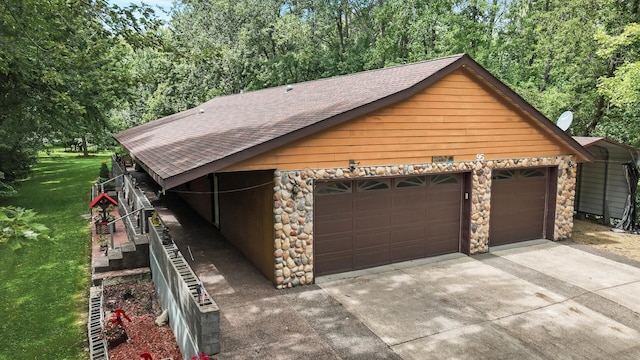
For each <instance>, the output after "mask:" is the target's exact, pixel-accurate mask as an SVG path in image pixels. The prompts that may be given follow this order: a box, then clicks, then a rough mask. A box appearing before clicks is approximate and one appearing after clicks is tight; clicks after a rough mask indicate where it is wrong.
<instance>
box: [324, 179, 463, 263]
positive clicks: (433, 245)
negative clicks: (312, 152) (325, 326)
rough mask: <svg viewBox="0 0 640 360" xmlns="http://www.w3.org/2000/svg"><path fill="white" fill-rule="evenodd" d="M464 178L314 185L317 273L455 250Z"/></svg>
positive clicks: (328, 182)
mask: <svg viewBox="0 0 640 360" xmlns="http://www.w3.org/2000/svg"><path fill="white" fill-rule="evenodd" d="M463 179H464V176H463V174H446V175H445V174H440V175H432V176H409V177H401V178H386V179H361V180H343V181H327V182H317V183H316V186H315V204H314V214H315V215H314V226H315V236H314V259H315V261H314V262H315V265H314V266H315V269H316V274H317V275H323V274H331V273H336V272H343V271H350V270H357V269H364V268H369V267H373V266H379V265H384V264H389V263H394V262H400V261H405V260H411V259H416V258H423V257H428V256H435V255H440V254H447V253H455V252H458V251H460V242H461V238H462V236H461V223H462V222H461V219H462V210H463V209H462V204H463V195H462V194H463V183H464V181H463Z"/></svg>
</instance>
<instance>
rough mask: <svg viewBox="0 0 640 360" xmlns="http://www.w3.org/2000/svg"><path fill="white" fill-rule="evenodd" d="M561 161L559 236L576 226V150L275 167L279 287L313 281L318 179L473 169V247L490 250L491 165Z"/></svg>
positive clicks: (474, 250) (476, 251)
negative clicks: (571, 153)
mask: <svg viewBox="0 0 640 360" xmlns="http://www.w3.org/2000/svg"><path fill="white" fill-rule="evenodd" d="M556 166H557V167H558V172H557V174H558V179H557V194H556V217H555V219H556V221H555V229H554V236H553V239H554V240H561V239H566V238H569V237H570V236H571V232H572V230H573V206H574V200H575V194H576V192H575V185H576V163H575V157H574V156H554V157H535V158H524V159H505V160H487V161H464V162H449V163H424V164H402V165H392V166H372V167H364V166H363V167H358V168H356V169H355V170H353V171H352V170H350V169H349V168H331V169H305V170H297V171H276V172H275V173H274V188H273V191H274V195H273V213H274V234H275V239H274V257H275V282H276V287H277V288H278V289H284V288H289V287H293V286H297V285H304V284H310V283H312V282H313V276H314V275H313V181H314V180H316V179H323V180H329V179H336V180H337V179H352V178H353V179H359V178H367V177H381V176H406V175H423V174H424V175H428V174H438V173H448V172H471V174H472V191H471V196H470V198H471V226H470V232H471V233H470V236H469V239H470V252H471V254H479V253H483V252H487V251H489V245H488V242H489V218H490V214H491V171H492V170H494V169H509V168H514V169H515V168H528V167H556Z"/></svg>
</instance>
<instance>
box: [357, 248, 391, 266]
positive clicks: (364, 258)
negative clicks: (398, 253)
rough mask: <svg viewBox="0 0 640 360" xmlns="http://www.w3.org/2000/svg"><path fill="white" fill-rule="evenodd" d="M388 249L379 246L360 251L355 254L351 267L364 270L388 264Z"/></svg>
mask: <svg viewBox="0 0 640 360" xmlns="http://www.w3.org/2000/svg"><path fill="white" fill-rule="evenodd" d="M389 261H390V259H389V247H388V246H381V247H374V248H367V249H362V250H360V251H358V252H356V253H355V256H354V260H353V265H354V269H365V268H369V267H373V266H378V265H385V264H388V263H389Z"/></svg>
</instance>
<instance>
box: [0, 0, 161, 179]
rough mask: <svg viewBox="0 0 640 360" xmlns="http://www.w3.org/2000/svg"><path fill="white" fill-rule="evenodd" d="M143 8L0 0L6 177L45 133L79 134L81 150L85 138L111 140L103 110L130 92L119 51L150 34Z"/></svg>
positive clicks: (101, 1)
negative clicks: (0, 0) (2, 0)
mask: <svg viewBox="0 0 640 360" xmlns="http://www.w3.org/2000/svg"><path fill="white" fill-rule="evenodd" d="M138 15H142V17H140V16H138ZM151 16H152V13H151V11H150V9H148V8H147V7H139V6H131V7H128V8H120V7H117V6H109V5H108V4H107V2H106V1H105V0H90V1H78V0H72V1H66V0H51V1H44V2H43V1H37V0H23V1H4V2H2V3H1V4H0V42H1V43H2V44H3V46H2V47H1V48H0V108H2V109H3V111H2V112H0V171H1V172H3V173H4V176H5V181H6V182H8V183H9V184H11V183H13V182H15V181H16V180H19V179H23V178H25V176H26V175H27V174H28V171H29V168H30V167H31V166H32V165H33V164H34V163H35V161H36V156H37V152H38V151H39V150H41V149H42V143H43V142H45V141H47V140H51V139H61V138H73V139H75V138H78V139H81V143H82V148H83V152H84V155H85V156H86V155H88V149H87V142H88V141H90V140H93V143H94V144H99V143H100V142H105V141H106V142H110V141H111V140H110V136H109V133H110V132H111V125H110V122H109V113H110V110H111V109H112V108H114V107H115V105H116V103H117V102H118V101H121V99H123V98H126V97H127V96H129V94H130V93H131V91H130V89H131V82H130V72H129V69H128V67H127V63H126V62H124V61H123V59H124V57H125V55H126V54H127V53H128V52H129V51H131V47H136V46H146V45H147V44H149V43H152V42H153V39H154V35H155V33H154V32H153V29H155V28H157V27H158V25H159V23H158V22H157V21H155V20H150V19H152V17H151ZM147 39H149V40H147ZM99 145H100V144H99Z"/></svg>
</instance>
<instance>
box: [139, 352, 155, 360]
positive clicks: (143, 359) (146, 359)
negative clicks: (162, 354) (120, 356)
mask: <svg viewBox="0 0 640 360" xmlns="http://www.w3.org/2000/svg"><path fill="white" fill-rule="evenodd" d="M140 360H153V358H152V357H151V354H149V353H148V352H143V353H142V354H140Z"/></svg>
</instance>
